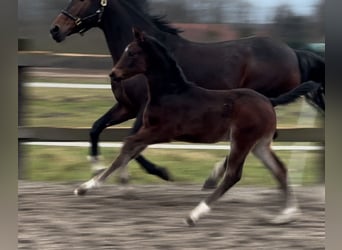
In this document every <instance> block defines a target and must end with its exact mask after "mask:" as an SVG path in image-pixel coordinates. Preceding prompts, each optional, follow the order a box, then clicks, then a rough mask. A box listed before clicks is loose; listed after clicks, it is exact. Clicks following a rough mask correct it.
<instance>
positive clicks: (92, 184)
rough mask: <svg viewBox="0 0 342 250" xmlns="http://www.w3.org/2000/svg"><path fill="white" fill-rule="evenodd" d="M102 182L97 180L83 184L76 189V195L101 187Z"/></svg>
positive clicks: (93, 179)
mask: <svg viewBox="0 0 342 250" xmlns="http://www.w3.org/2000/svg"><path fill="white" fill-rule="evenodd" d="M100 184H101V183H100V182H99V181H98V180H96V179H95V178H92V179H90V180H89V181H87V182H84V183H83V184H81V185H80V186H79V187H78V188H76V189H75V190H74V194H75V195H78V194H79V193H80V190H89V189H92V188H95V187H99V186H100Z"/></svg>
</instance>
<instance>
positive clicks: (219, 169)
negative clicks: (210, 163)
mask: <svg viewBox="0 0 342 250" xmlns="http://www.w3.org/2000/svg"><path fill="white" fill-rule="evenodd" d="M225 162H226V158H224V159H223V160H221V161H219V162H217V163H216V164H215V166H214V169H213V171H212V172H211V178H212V179H214V180H218V179H219V178H221V177H222V175H223V173H224V170H225V164H224V163H225Z"/></svg>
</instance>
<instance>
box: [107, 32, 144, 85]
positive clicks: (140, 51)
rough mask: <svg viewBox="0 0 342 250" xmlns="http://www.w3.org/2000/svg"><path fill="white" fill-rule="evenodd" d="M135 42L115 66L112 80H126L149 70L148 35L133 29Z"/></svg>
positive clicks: (111, 75) (129, 45)
mask: <svg viewBox="0 0 342 250" xmlns="http://www.w3.org/2000/svg"><path fill="white" fill-rule="evenodd" d="M133 35H134V40H133V41H132V42H131V43H129V44H128V45H127V47H126V49H125V51H124V52H123V53H122V55H121V57H120V59H119V61H118V62H117V63H116V64H115V66H114V68H113V69H112V72H111V73H110V77H111V79H112V80H124V79H127V78H129V77H132V76H134V75H137V74H143V73H145V72H146V70H147V54H146V52H145V50H144V42H145V40H146V37H145V36H146V35H145V34H144V33H143V32H140V31H139V30H137V29H135V28H133Z"/></svg>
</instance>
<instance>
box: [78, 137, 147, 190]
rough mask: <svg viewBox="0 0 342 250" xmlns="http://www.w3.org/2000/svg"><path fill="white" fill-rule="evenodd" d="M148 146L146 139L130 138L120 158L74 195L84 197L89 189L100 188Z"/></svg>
mask: <svg viewBox="0 0 342 250" xmlns="http://www.w3.org/2000/svg"><path fill="white" fill-rule="evenodd" d="M150 137H151V136H150ZM147 145H148V143H145V140H144V137H141V136H137V135H135V136H130V137H128V138H127V139H126V142H125V143H124V145H123V147H122V149H121V152H120V154H119V156H118V157H117V158H116V159H115V161H113V163H112V165H111V166H110V167H109V168H107V169H106V170H104V171H102V172H100V173H98V174H97V175H96V176H94V177H93V178H92V179H90V180H89V181H87V182H85V183H83V184H81V185H80V186H79V187H78V188H76V189H75V191H74V193H75V194H76V195H84V194H86V192H87V191H88V190H89V189H92V188H94V187H98V186H100V185H101V184H102V183H103V182H104V181H105V180H106V179H107V177H108V176H109V175H110V174H111V173H112V172H113V171H115V170H116V169H118V168H120V167H124V166H126V165H127V164H128V162H129V161H130V160H131V159H133V158H134V157H136V156H137V155H138V154H139V153H141V152H142V151H143V150H144V149H145V148H146V147H147Z"/></svg>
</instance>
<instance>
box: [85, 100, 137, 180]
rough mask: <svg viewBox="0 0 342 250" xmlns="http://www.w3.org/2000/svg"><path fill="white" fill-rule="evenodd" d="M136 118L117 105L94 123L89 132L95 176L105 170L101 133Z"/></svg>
mask: <svg viewBox="0 0 342 250" xmlns="http://www.w3.org/2000/svg"><path fill="white" fill-rule="evenodd" d="M134 116H135V113H134V112H132V111H129V110H128V109H127V108H126V107H124V106H123V105H122V104H120V103H117V104H116V105H114V106H113V107H112V108H111V109H110V110H108V111H107V112H106V113H105V114H104V115H103V116H101V117H100V118H99V119H98V120H96V121H95V122H94V124H93V126H92V128H91V130H90V132H89V136H90V143H91V147H90V156H89V160H90V161H91V163H92V170H93V174H94V175H96V174H97V173H99V172H101V171H103V170H104V169H105V166H104V165H103V164H102V163H101V162H100V156H99V148H98V142H99V136H100V134H101V132H102V131H103V130H104V129H105V128H107V127H109V126H112V125H115V124H119V123H122V122H124V121H127V120H128V119H131V118H133V117H134Z"/></svg>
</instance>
